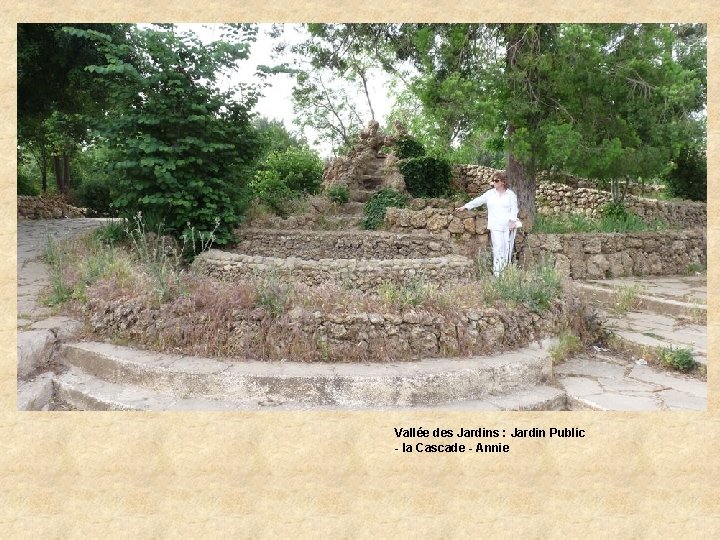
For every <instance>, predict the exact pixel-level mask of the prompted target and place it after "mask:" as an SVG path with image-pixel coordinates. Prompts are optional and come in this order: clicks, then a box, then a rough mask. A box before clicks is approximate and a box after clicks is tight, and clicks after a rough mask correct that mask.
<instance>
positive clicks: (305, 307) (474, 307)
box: [48, 237, 582, 361]
mask: <svg viewBox="0 0 720 540" xmlns="http://www.w3.org/2000/svg"><path fill="white" fill-rule="evenodd" d="M132 247H133V246H132V244H130V245H126V246H125V247H122V246H106V245H103V244H102V243H100V242H97V241H95V240H93V238H92V237H88V238H87V239H86V240H85V241H83V242H75V243H73V244H68V245H63V246H59V245H58V246H54V247H53V250H51V251H52V252H51V253H50V252H49V254H48V260H50V262H51V263H52V265H53V269H54V270H53V271H54V272H56V274H57V275H58V276H59V277H58V279H59V280H60V281H61V282H62V284H63V287H65V289H66V292H68V294H65V297H64V300H63V302H64V304H63V305H65V306H66V309H70V310H74V311H75V312H76V313H82V314H83V315H84V316H85V318H86V321H87V322H88V324H87V328H88V330H87V332H88V336H92V337H94V338H96V339H113V340H115V341H119V342H123V343H126V344H134V345H138V346H143V347H146V348H149V349H154V350H160V351H167V352H183V353H187V354H196V355H203V356H226V357H238V358H255V359H283V358H292V359H294V360H305V361H367V360H376V361H382V360H390V359H411V358H416V357H418V350H420V349H421V348H422V347H421V346H419V345H418V344H417V343H413V340H408V339H393V338H392V337H388V336H386V335H384V334H382V333H376V334H373V333H372V332H369V333H368V332H365V331H360V332H359V334H357V335H355V334H352V335H348V336H345V337H344V338H342V339H328V332H330V330H328V328H330V327H331V324H330V323H328V322H327V321H328V320H329V319H328V318H330V319H332V318H338V317H339V318H342V317H347V316H352V315H354V314H381V315H383V316H385V317H392V316H395V317H402V316H403V315H404V314H406V313H408V312H412V313H413V315H414V316H419V317H425V318H428V317H429V318H430V319H432V320H435V321H445V322H446V323H447V324H449V325H450V326H449V327H450V328H455V329H454V330H453V332H452V336H451V338H448V339H445V338H444V337H443V336H442V335H439V334H437V332H440V330H438V329H439V328H442V327H443V326H442V325H440V326H437V327H434V328H435V329H434V330H429V329H423V330H422V332H424V333H423V334H421V335H420V337H419V338H418V339H420V340H422V339H426V340H429V341H432V340H433V339H434V340H435V341H434V345H435V346H436V347H437V348H438V350H437V354H442V355H464V354H468V353H469V352H474V353H478V351H480V350H481V349H482V350H483V352H487V351H485V349H483V345H482V343H477V340H475V342H472V343H474V344H473V345H470V343H471V341H470V339H471V336H467V335H464V330H462V328H463V327H464V326H463V325H464V324H465V323H463V322H462V321H464V320H466V315H467V313H468V312H470V311H474V312H476V313H482V312H486V311H487V310H488V309H490V310H491V311H492V313H493V314H494V315H493V316H494V317H496V318H497V317H500V320H501V324H502V325H503V326H504V328H505V329H506V332H505V334H507V335H506V336H505V337H504V338H503V340H504V341H503V343H504V344H506V345H507V346H516V345H521V344H523V343H525V342H527V341H528V339H530V333H531V332H530V331H529V330H528V327H527V325H531V326H537V325H538V324H540V323H539V322H538V321H540V320H541V319H542V318H543V317H544V315H543V314H544V313H546V312H548V311H552V312H553V313H555V314H556V315H557V314H558V313H561V312H562V313H565V314H566V317H569V318H575V319H578V320H581V319H582V317H579V316H578V314H577V313H574V312H571V310H568V309H567V307H566V306H567V305H569V304H568V302H567V301H561V295H562V286H561V284H560V281H559V280H558V279H557V276H554V274H551V273H548V270H547V269H538V270H536V271H530V272H525V271H521V270H518V269H508V271H507V272H506V273H505V274H504V275H503V277H501V278H500V279H495V278H492V277H491V276H484V277H482V278H480V279H478V280H473V281H467V282H464V283H457V284H454V285H448V286H439V285H437V284H434V283H429V282H427V281H422V280H409V281H406V282H405V283H402V284H393V283H385V284H383V285H382V286H380V287H378V290H377V291H376V292H375V293H374V294H365V293H360V292H358V291H355V290H348V289H347V288H343V287H342V286H339V285H324V286H319V287H309V286H307V285H304V284H302V283H294V282H287V281H283V280H282V279H279V278H278V277H277V276H273V275H268V276H265V277H263V278H258V279H256V280H254V281H235V282H222V281H217V280H214V279H211V278H209V277H207V276H203V275H199V274H197V273H195V272H194V271H193V270H192V268H190V267H185V266H183V265H182V264H181V261H179V260H175V259H173V260H170V259H167V258H164V257H163V255H162V251H160V252H158V254H157V258H152V260H150V259H149V258H147V257H146V258H143V257H138V255H137V253H136V252H134V251H133V249H132ZM59 303H62V302H59ZM563 306H565V307H563ZM563 310H564V311H563ZM453 321H456V322H453ZM433 324H435V323H433ZM438 324H440V323H438ZM447 324H446V326H447ZM573 324H575V325H576V326H582V322H579V323H573ZM453 325H454V326H453ZM523 325H525V326H523ZM419 326H422V325H419ZM348 328H350V327H348ZM349 332H357V330H356V329H350V330H349ZM433 332H435V333H436V334H437V335H436V338H433V337H432V333H433Z"/></svg>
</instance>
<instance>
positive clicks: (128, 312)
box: [88, 298, 583, 362]
mask: <svg viewBox="0 0 720 540" xmlns="http://www.w3.org/2000/svg"><path fill="white" fill-rule="evenodd" d="M91 308H92V309H91V312H92V315H91V317H90V320H89V321H88V322H89V325H90V326H91V327H92V328H93V329H94V330H95V331H96V332H100V333H102V334H106V335H114V336H118V337H123V338H126V339H129V340H131V341H135V340H139V341H140V342H141V343H144V342H147V341H148V340H152V339H153V338H152V336H156V335H160V334H162V333H163V332H164V330H165V328H170V329H171V330H172V329H177V328H183V327H185V326H187V325H191V324H195V325H197V324H202V322H201V321H197V319H196V317H197V316H196V315H194V313H193V312H192V311H188V310H184V311H182V312H181V313H172V312H169V311H166V310H167V309H168V306H167V305H166V306H164V307H163V310H165V311H163V310H147V309H145V308H144V307H143V306H136V305H134V304H133V303H132V302H124V301H119V300H112V301H101V300H99V299H97V300H94V301H93V302H92V305H91ZM581 309H583V308H582V304H581V303H580V302H579V301H578V300H577V299H573V298H565V299H563V300H556V301H554V302H553V303H552V304H551V306H550V308H549V309H548V310H547V311H545V312H543V313H542V314H539V313H534V312H531V311H529V310H528V309H527V308H526V307H524V306H519V307H515V308H513V309H496V308H483V309H477V310H468V311H466V312H463V313H452V314H437V313H435V314H433V313H429V312H427V311H424V310H422V309H421V308H418V309H413V310H408V311H405V312H401V313H365V312H358V313H348V312H321V311H308V310H306V309H302V308H293V309H291V310H289V311H288V312H286V313H282V314H280V315H278V316H275V317H273V316H271V315H270V314H269V313H268V312H267V311H266V310H265V309H264V308H255V309H252V310H246V311H242V312H233V314H232V320H227V321H225V324H221V325H219V326H217V328H216V332H218V333H219V334H223V335H218V336H216V337H217V338H221V339H223V340H227V341H231V342H232V344H233V348H234V350H236V351H241V353H242V354H243V355H244V356H243V357H244V358H246V359H247V358H251V359H259V360H280V359H293V360H297V359H298V358H302V359H305V360H306V361H331V362H351V361H355V362H358V361H362V362H367V361H402V360H417V359H421V358H438V357H453V356H466V355H477V354H488V353H490V352H497V351H499V350H503V349H513V348H517V347H522V346H525V345H527V344H528V343H530V342H531V341H533V340H538V339H541V338H543V337H547V336H548V335H550V334H551V333H553V332H555V331H556V330H557V329H558V328H562V327H563V326H564V325H565V324H566V322H567V320H568V319H569V318H572V317H574V316H577V314H578V313H580V311H579V310H581ZM225 333H227V335H226V336H225V335H224V334H225ZM189 345H191V344H189ZM201 346H202V344H198V347H201ZM187 352H188V354H192V353H193V351H187Z"/></svg>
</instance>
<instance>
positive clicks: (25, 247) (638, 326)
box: [17, 219, 707, 410]
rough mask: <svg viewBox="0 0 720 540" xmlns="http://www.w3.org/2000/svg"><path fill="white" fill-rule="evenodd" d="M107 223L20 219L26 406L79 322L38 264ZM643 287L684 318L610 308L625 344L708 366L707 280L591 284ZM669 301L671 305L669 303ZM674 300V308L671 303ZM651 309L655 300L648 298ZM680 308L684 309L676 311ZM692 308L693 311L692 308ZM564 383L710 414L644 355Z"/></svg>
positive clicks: (574, 402) (598, 356)
mask: <svg viewBox="0 0 720 540" xmlns="http://www.w3.org/2000/svg"><path fill="white" fill-rule="evenodd" d="M103 221H105V220H102V219H62V220H49V221H33V220H23V221H19V222H18V258H17V265H18V266H17V270H18V293H17V294H18V300H17V302H18V303H17V313H18V318H17V326H18V377H19V379H22V384H21V385H20V388H19V392H18V407H20V408H28V404H29V403H30V402H31V401H32V400H36V399H40V400H42V399H45V398H44V397H43V396H42V395H41V394H45V395H47V393H48V392H52V385H51V382H50V381H51V378H52V375H51V374H44V375H43V374H42V373H40V372H41V371H42V366H38V365H37V364H36V363H35V361H34V360H33V359H34V358H38V357H41V356H42V353H43V351H44V350H47V348H48V347H51V346H52V345H53V344H54V343H55V341H56V340H57V338H58V337H63V336H64V335H67V334H69V333H71V332H72V331H73V328H74V325H75V324H77V323H75V322H74V321H71V320H69V319H67V318H65V317H57V316H53V314H52V311H51V310H50V309H49V308H47V307H44V306H42V304H41V303H40V300H39V298H38V297H39V294H40V292H41V290H42V289H43V288H44V287H46V286H47V285H48V284H49V275H48V269H47V266H46V265H45V264H44V263H43V262H42V261H41V260H40V257H41V256H42V254H43V252H44V249H45V247H46V245H47V241H48V238H54V239H60V238H64V237H68V236H71V235H74V234H77V233H80V232H82V231H85V230H89V229H91V228H93V227H97V226H99V225H100V224H101V223H102V222H103ZM632 284H640V286H641V287H642V291H643V295H645V296H647V297H648V298H655V299H657V301H658V302H659V304H657V305H661V306H663V305H664V306H667V305H670V304H672V305H674V306H675V307H676V308H678V309H679V310H680V311H679V312H678V313H680V314H679V315H677V314H675V315H672V316H670V315H663V314H659V313H656V312H651V311H637V312H630V313H628V314H627V315H626V316H623V317H619V316H615V315H613V314H612V312H611V311H607V315H608V323H609V324H610V325H611V326H612V327H613V330H614V331H615V332H616V333H617V334H618V335H621V334H622V335H621V337H623V338H624V339H627V340H631V341H632V340H634V341H635V342H639V343H641V344H642V343H644V344H645V346H648V347H654V346H657V345H658V344H662V345H667V344H671V345H674V346H676V347H677V346H687V347H691V348H692V349H693V352H694V354H695V357H696V360H699V361H701V362H702V361H703V360H704V359H705V357H706V349H707V327H706V324H705V323H704V322H702V321H699V320H692V319H693V317H692V313H690V320H688V318H687V316H686V314H684V313H685V312H683V310H685V311H687V310H686V308H688V306H689V307H690V308H692V310H696V311H697V310H705V302H706V298H707V287H706V280H705V277H704V276H694V277H653V278H647V279H642V278H624V279H621V280H607V281H605V280H603V281H596V282H589V283H588V285H590V286H591V287H596V288H597V289H603V288H604V289H607V290H610V291H612V290H617V289H618V288H620V287H622V286H628V285H632ZM663 302H665V303H664V304H663ZM668 303H669V304H668ZM648 305H656V304H653V301H651V300H648ZM678 306H679V307H678ZM692 310H691V311H692ZM555 372H556V375H557V381H558V383H559V384H560V385H561V386H562V387H563V388H564V389H565V390H566V391H567V393H568V397H569V403H570V404H571V406H573V407H576V408H592V409H599V410H668V409H692V410H704V409H705V408H706V403H707V385H706V383H705V382H703V381H701V380H699V379H697V378H692V377H689V376H687V375H683V374H680V373H677V372H672V371H666V370H662V369H658V368H656V367H653V366H649V365H646V364H644V363H643V361H642V358H640V357H638V358H633V359H623V358H620V357H617V356H614V355H611V354H609V352H608V351H603V350H596V351H595V352H594V353H593V352H592V351H591V352H590V353H588V354H584V355H581V356H578V357H576V358H573V359H571V360H569V361H566V362H565V363H563V364H561V365H559V366H557V367H556V370H555Z"/></svg>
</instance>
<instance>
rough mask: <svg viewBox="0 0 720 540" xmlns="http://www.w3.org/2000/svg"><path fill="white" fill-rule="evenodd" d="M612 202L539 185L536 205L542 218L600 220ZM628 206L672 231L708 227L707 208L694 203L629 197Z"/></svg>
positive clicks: (583, 191) (592, 192)
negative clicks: (573, 216)
mask: <svg viewBox="0 0 720 540" xmlns="http://www.w3.org/2000/svg"><path fill="white" fill-rule="evenodd" d="M611 200H612V195H610V193H607V192H605V191H598V190H597V189H591V188H583V187H580V188H572V187H570V186H568V185H565V184H538V187H537V192H536V203H537V206H538V212H540V213H542V214H555V215H557V214H581V215H585V216H588V217H598V216H599V215H600V210H601V209H602V207H603V205H605V204H606V203H608V202H610V201H611ZM625 205H626V206H627V208H628V209H629V210H631V211H632V212H634V213H636V214H637V215H639V216H640V217H642V218H643V219H646V220H653V219H659V220H662V221H666V222H667V223H668V224H669V225H671V226H673V227H682V228H691V227H705V226H706V223H707V205H706V204H705V203H701V202H691V201H657V200H654V199H642V198H639V197H634V196H628V197H627V198H626V199H625Z"/></svg>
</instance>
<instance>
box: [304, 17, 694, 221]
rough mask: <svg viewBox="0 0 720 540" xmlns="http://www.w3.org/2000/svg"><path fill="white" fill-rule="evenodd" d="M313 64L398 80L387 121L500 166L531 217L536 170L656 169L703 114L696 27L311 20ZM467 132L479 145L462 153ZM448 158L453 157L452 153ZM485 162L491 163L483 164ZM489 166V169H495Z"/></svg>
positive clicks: (639, 172) (435, 149)
mask: <svg viewBox="0 0 720 540" xmlns="http://www.w3.org/2000/svg"><path fill="white" fill-rule="evenodd" d="M310 30H311V33H312V34H313V36H314V37H315V38H316V39H317V40H320V42H321V43H320V44H319V45H316V48H315V49H314V50H313V51H310V54H311V56H312V57H313V62H314V65H315V67H323V68H327V69H330V70H334V72H335V73H336V74H338V75H340V76H342V73H343V69H344V64H343V58H344V55H346V54H348V53H351V54H352V55H354V57H362V58H364V59H366V60H372V61H373V62H375V64H376V65H379V66H381V67H382V68H383V69H384V70H385V71H386V72H387V73H388V74H390V75H392V76H394V77H396V78H397V79H399V80H402V81H403V85H404V88H405V90H404V91H403V92H400V93H399V94H398V96H397V106H396V109H395V110H394V111H393V113H392V114H391V120H399V121H401V122H402V123H404V124H405V125H406V126H407V127H408V129H409V132H410V133H411V134H412V135H413V136H414V137H416V138H418V140H420V141H422V142H423V144H425V146H426V148H428V150H429V151H430V152H431V153H432V154H433V155H444V156H452V153H453V150H454V149H460V148H463V153H462V154H460V155H467V154H465V152H468V153H471V155H472V153H475V151H471V150H470V149H471V148H475V149H477V153H476V154H475V155H476V156H477V159H478V160H487V161H488V162H490V161H492V160H497V159H498V158H499V157H500V152H502V151H505V152H507V164H506V167H505V168H506V169H507V171H508V174H509V177H510V181H511V184H512V185H513V189H514V190H515V191H516V193H517V194H518V199H519V203H520V206H521V210H523V211H524V212H526V213H527V214H528V216H529V218H530V219H529V221H530V222H532V221H534V216H535V204H534V196H535V171H536V170H539V169H549V168H551V167H556V168H559V169H564V170H566V171H568V172H570V173H574V174H578V175H581V176H585V177H593V178H599V179H602V180H607V181H611V180H612V179H616V178H622V177H626V176H629V177H633V178H637V177H642V178H652V177H655V176H657V175H660V174H662V173H663V172H664V171H665V170H666V169H667V167H668V165H669V163H670V162H671V160H672V159H674V157H675V156H676V154H677V151H678V148H679V145H680V144H681V143H682V142H683V141H686V140H688V139H689V138H690V139H692V140H696V141H699V143H700V144H701V145H702V146H704V142H702V141H701V140H699V139H698V138H697V136H696V132H697V129H696V127H697V125H698V123H699V122H701V119H702V118H703V117H704V116H705V112H704V108H705V103H706V93H707V90H706V88H707V80H706V79H707V76H706V66H705V64H706V58H705V49H706V37H705V32H706V29H705V26H704V25H686V24H683V25H671V24H488V25H482V24H437V23H422V24H340V25H312V28H311V29H310ZM472 137H474V138H475V141H476V144H474V145H471V146H465V144H466V143H467V142H469V141H470V139H471V138H472ZM452 159H453V160H454V159H455V158H452ZM488 164H490V163H488ZM492 164H493V165H495V166H498V165H497V164H495V163H492Z"/></svg>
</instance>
